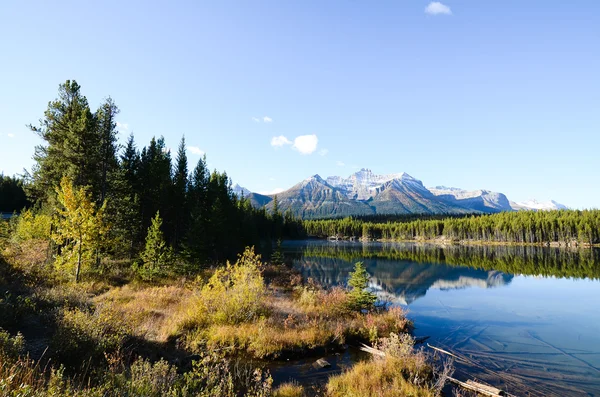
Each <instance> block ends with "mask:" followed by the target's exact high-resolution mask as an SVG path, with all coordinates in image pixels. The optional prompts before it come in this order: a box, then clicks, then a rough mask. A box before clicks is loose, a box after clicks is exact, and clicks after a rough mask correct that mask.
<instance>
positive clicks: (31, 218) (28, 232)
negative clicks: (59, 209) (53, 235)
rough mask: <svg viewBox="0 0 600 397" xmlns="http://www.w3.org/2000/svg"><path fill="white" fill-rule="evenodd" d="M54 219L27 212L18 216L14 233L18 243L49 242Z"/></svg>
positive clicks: (30, 211)
mask: <svg viewBox="0 0 600 397" xmlns="http://www.w3.org/2000/svg"><path fill="white" fill-rule="evenodd" d="M51 224H52V217H51V216H50V215H45V214H35V213H34V212H33V211H32V210H30V209H29V210H26V211H24V212H22V213H21V215H19V216H18V218H17V221H16V226H15V231H14V233H13V238H14V239H15V240H16V241H17V242H21V241H27V240H49V239H50V226H51Z"/></svg>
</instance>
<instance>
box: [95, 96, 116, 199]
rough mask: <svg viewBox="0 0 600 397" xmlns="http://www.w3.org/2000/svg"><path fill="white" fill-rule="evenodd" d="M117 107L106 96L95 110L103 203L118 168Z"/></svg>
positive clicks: (111, 189)
mask: <svg viewBox="0 0 600 397" xmlns="http://www.w3.org/2000/svg"><path fill="white" fill-rule="evenodd" d="M117 114H119V108H118V107H117V105H116V104H115V102H114V101H113V100H112V98H110V97H109V98H108V99H107V100H106V101H105V102H104V103H103V104H102V105H101V106H100V108H99V109H98V110H97V111H96V115H95V118H96V129H97V133H98V139H99V147H98V148H97V149H98V153H97V156H98V172H99V183H100V186H99V189H100V202H101V203H103V202H104V200H105V199H106V197H107V195H108V194H109V193H112V192H113V185H114V183H115V178H116V174H117V170H118V160H117V150H118V148H117V122H116V120H115V117H116V116H117Z"/></svg>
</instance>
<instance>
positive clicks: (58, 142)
mask: <svg viewBox="0 0 600 397" xmlns="http://www.w3.org/2000/svg"><path fill="white" fill-rule="evenodd" d="M40 124H41V125H40V126H39V127H34V126H33V125H29V128H30V129H31V130H32V131H34V132H35V133H37V134H38V136H39V137H40V138H41V139H42V140H43V141H44V144H43V145H38V146H36V148H35V154H34V156H33V158H34V160H35V161H36V164H35V165H34V167H33V175H32V178H33V184H32V185H31V189H30V190H31V191H30V193H31V194H32V195H33V196H34V197H35V198H36V199H37V200H38V201H46V200H48V199H49V198H51V196H53V193H54V192H55V188H56V187H58V186H59V185H60V181H61V178H62V177H63V176H66V177H68V178H69V179H70V180H72V181H73V184H74V185H75V186H76V187H81V186H91V189H90V193H91V194H92V196H93V199H94V200H97V198H98V197H99V194H98V193H99V190H100V189H99V173H98V148H99V135H98V134H97V131H96V122H95V118H94V115H93V114H92V112H91V111H90V107H89V105H88V102H87V99H86V97H85V96H83V95H82V94H81V87H80V86H79V84H77V82H76V81H74V80H73V81H70V80H67V81H66V82H65V84H61V85H60V86H59V97H58V99H56V100H55V101H52V102H50V103H49V104H48V109H47V110H46V112H45V113H44V117H43V118H42V119H41V120H40Z"/></svg>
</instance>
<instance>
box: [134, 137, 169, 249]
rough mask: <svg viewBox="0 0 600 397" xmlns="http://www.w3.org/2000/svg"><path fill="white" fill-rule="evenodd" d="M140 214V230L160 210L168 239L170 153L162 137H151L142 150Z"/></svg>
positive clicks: (144, 227) (145, 227) (148, 224)
mask: <svg viewBox="0 0 600 397" xmlns="http://www.w3.org/2000/svg"><path fill="white" fill-rule="evenodd" d="M139 180H140V205H141V208H140V215H141V220H142V230H145V229H147V228H148V227H149V226H150V223H151V219H152V217H153V216H154V214H156V212H157V211H160V213H161V214H163V219H165V220H166V222H165V235H166V238H167V240H170V234H171V233H170V231H171V230H172V228H171V227H170V222H171V221H172V217H171V209H172V204H171V193H172V189H171V186H172V184H171V183H172V182H171V154H170V153H169V151H168V149H167V148H166V146H165V140H164V138H163V137H160V138H159V139H155V138H152V140H151V141H150V145H148V146H147V147H145V148H144V149H143V150H142V154H141V156H140V168H139Z"/></svg>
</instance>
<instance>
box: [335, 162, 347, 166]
mask: <svg viewBox="0 0 600 397" xmlns="http://www.w3.org/2000/svg"><path fill="white" fill-rule="evenodd" d="M335 164H337V166H338V167H345V166H346V164H344V162H343V161H337V162H336V163H335Z"/></svg>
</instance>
